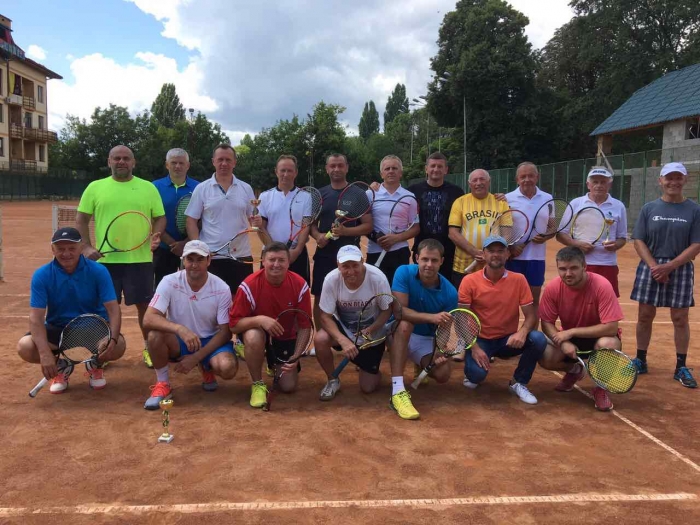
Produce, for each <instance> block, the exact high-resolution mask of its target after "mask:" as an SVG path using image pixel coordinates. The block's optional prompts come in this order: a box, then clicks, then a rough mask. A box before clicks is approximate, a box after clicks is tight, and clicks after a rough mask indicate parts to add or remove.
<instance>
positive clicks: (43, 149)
mask: <svg viewBox="0 0 700 525" xmlns="http://www.w3.org/2000/svg"><path fill="white" fill-rule="evenodd" d="M39 162H46V146H44V145H43V144H39Z"/></svg>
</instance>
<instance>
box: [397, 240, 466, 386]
mask: <svg viewBox="0 0 700 525" xmlns="http://www.w3.org/2000/svg"><path fill="white" fill-rule="evenodd" d="M444 256H445V247H444V246H443V245H442V243H441V242H440V241H438V240H436V239H425V240H423V241H421V242H420V244H418V249H417V250H416V261H417V262H418V264H407V265H404V266H400V267H399V268H398V269H397V270H396V273H395V274H394V283H393V286H392V287H391V288H392V292H393V294H394V295H395V296H396V297H397V298H398V300H399V302H400V303H401V306H403V319H402V321H401V323H400V324H399V326H398V329H397V330H396V333H395V334H394V342H393V346H392V351H393V349H394V348H407V349H408V352H407V355H408V358H409V359H410V360H411V361H413V363H414V365H415V372H416V374H418V373H420V371H421V370H422V369H423V368H425V367H426V366H428V364H429V363H430V360H431V358H432V354H433V336H434V334H435V329H436V327H437V325H439V324H441V323H448V322H450V320H451V317H450V314H449V313H448V312H449V311H450V310H454V309H455V308H457V289H456V288H455V287H454V286H453V285H452V283H450V281H449V280H448V279H446V278H445V277H443V276H442V275H440V265H441V264H442V263H443V261H444ZM435 362H436V363H437V365H436V366H435V368H433V369H432V370H431V371H430V376H431V377H432V378H434V379H435V381H437V382H438V383H446V382H447V381H448V380H449V379H450V364H449V360H447V359H446V358H444V357H439V358H437V359H436V361H435Z"/></svg>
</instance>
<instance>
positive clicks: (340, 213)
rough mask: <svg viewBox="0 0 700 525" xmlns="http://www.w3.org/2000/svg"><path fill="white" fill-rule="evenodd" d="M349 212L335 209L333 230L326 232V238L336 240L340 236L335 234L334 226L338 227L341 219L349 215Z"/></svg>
mask: <svg viewBox="0 0 700 525" xmlns="http://www.w3.org/2000/svg"><path fill="white" fill-rule="evenodd" d="M347 214H348V212H346V211H343V210H335V220H334V221H333V226H331V231H329V232H328V233H326V239H333V240H334V241H337V240H338V239H339V237H336V236H335V235H333V228H337V227H338V226H340V221H341V220H343V219H344V218H345V217H346V216H347Z"/></svg>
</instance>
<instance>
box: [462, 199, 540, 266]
mask: <svg viewBox="0 0 700 525" xmlns="http://www.w3.org/2000/svg"><path fill="white" fill-rule="evenodd" d="M529 230H530V219H528V218H527V215H525V214H524V213H523V212H521V211H520V210H507V211H504V212H503V213H501V214H500V215H499V216H498V217H496V220H494V221H493V223H491V230H490V231H489V237H490V236H492V235H499V236H501V237H503V238H504V239H505V240H506V242H507V243H508V246H513V245H514V244H517V242H518V241H519V240H520V239H522V238H523V236H524V235H525V234H526V233H527V232H528V231H529ZM476 265H477V260H476V259H474V260H473V261H472V263H471V264H470V265H469V266H467V268H466V269H465V270H464V271H465V273H470V272H471V271H472V270H473V269H474V267H475V266H476Z"/></svg>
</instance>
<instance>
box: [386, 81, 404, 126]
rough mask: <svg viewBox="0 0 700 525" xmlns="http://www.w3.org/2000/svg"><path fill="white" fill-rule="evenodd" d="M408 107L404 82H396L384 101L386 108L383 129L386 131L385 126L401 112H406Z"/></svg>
mask: <svg viewBox="0 0 700 525" xmlns="http://www.w3.org/2000/svg"><path fill="white" fill-rule="evenodd" d="M408 111H409V108H408V97H407V96H406V86H405V85H404V84H396V87H395V88H394V91H393V92H392V93H391V95H389V98H388V99H387V101H386V108H385V111H384V130H385V131H386V129H387V126H388V125H389V124H391V123H392V122H393V121H394V119H395V118H396V117H397V116H398V115H401V114H407V113H408Z"/></svg>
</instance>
